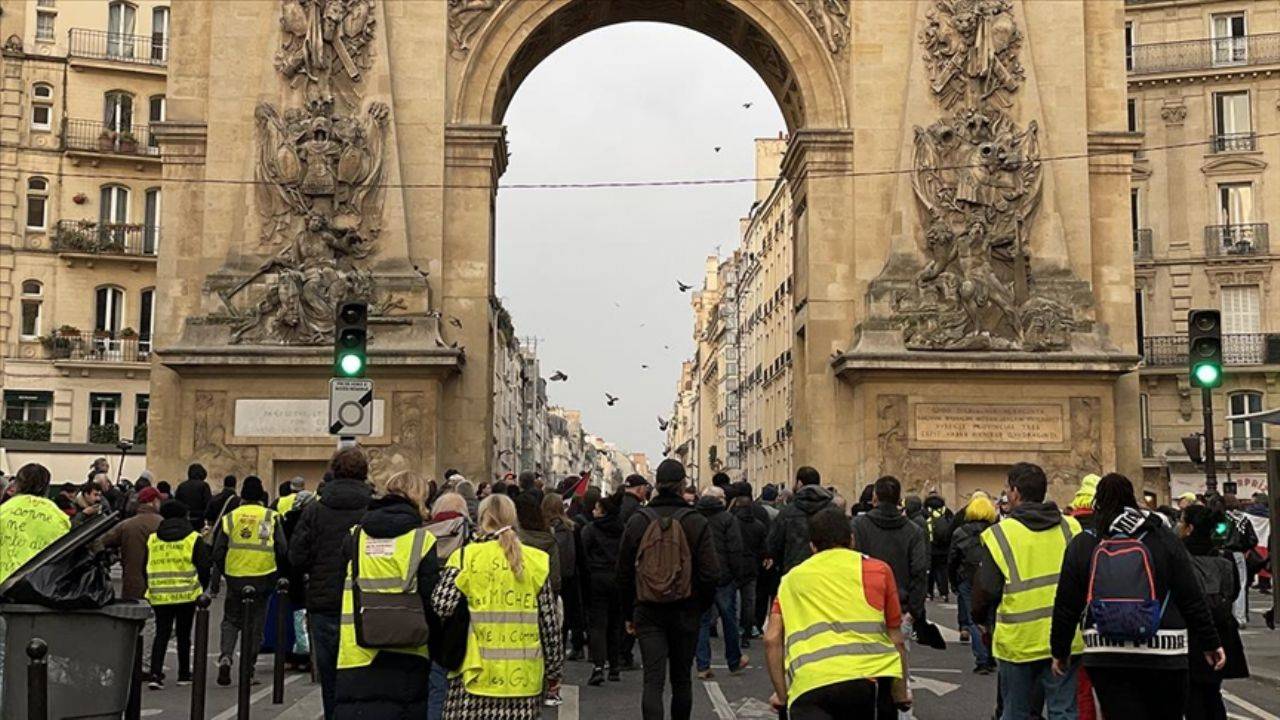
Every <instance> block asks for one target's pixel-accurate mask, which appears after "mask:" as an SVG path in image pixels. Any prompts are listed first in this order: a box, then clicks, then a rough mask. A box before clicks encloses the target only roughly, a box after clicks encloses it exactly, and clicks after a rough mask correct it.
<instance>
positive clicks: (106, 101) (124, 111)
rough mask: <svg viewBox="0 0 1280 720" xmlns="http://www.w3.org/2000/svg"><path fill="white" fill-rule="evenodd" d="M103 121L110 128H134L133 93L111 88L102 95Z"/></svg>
mask: <svg viewBox="0 0 1280 720" xmlns="http://www.w3.org/2000/svg"><path fill="white" fill-rule="evenodd" d="M102 122H103V124H104V125H105V126H106V128H107V129H108V130H114V131H116V132H131V131H132V130H133V95H132V94H131V93H128V92H125V91H124V90H111V91H109V92H107V93H106V94H104V95H103V96H102Z"/></svg>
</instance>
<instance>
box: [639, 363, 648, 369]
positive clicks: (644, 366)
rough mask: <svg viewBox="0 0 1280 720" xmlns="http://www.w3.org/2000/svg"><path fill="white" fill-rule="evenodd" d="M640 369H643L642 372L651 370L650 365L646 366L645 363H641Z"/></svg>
mask: <svg viewBox="0 0 1280 720" xmlns="http://www.w3.org/2000/svg"><path fill="white" fill-rule="evenodd" d="M640 369H641V370H648V369H649V366H648V365H645V364H644V363H640Z"/></svg>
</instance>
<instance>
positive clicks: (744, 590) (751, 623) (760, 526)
mask: <svg viewBox="0 0 1280 720" xmlns="http://www.w3.org/2000/svg"><path fill="white" fill-rule="evenodd" d="M757 510H763V508H761V507H760V506H759V505H755V504H754V503H752V502H751V493H750V491H749V490H748V491H746V492H745V493H744V492H743V490H742V489H738V492H737V497H735V498H734V499H733V506H732V510H731V511H730V512H732V513H733V516H734V517H735V518H737V519H738V528H739V530H741V531H742V550H743V553H744V556H743V576H742V587H741V589H740V591H739V596H740V599H741V600H742V603H741V610H742V611H741V612H740V613H738V615H739V624H740V625H741V630H742V635H741V637H742V647H743V648H748V647H750V643H751V638H753V637H759V634H758V633H757V632H756V631H757V628H758V626H757V624H756V620H755V617H756V590H757V581H758V579H759V577H760V573H761V572H763V571H764V559H765V541H766V540H767V539H768V536H769V522H768V520H767V519H766V520H763V521H762V520H761V519H760V515H759V513H758V512H757ZM765 517H766V518H767V517H768V515H767V514H766V515H765Z"/></svg>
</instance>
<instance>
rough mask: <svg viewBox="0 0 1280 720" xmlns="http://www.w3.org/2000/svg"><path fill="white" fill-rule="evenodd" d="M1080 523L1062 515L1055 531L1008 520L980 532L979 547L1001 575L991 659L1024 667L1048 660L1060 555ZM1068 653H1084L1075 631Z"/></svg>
mask: <svg viewBox="0 0 1280 720" xmlns="http://www.w3.org/2000/svg"><path fill="white" fill-rule="evenodd" d="M1079 532H1080V523H1079V522H1077V521H1076V519H1075V518H1072V517H1066V516H1064V517H1063V518H1062V521H1061V522H1060V523H1059V524H1058V526H1057V527H1054V528H1050V529H1048V530H1041V531H1039V532H1037V531H1034V530H1031V529H1029V528H1027V526H1026V525H1023V524H1022V523H1021V522H1018V520H1016V519H1013V518H1009V519H1006V520H1003V521H1001V522H998V523H996V524H995V525H992V526H991V527H989V528H987V529H986V530H984V531H982V544H983V545H985V546H986V548H987V550H988V551H990V553H991V557H992V558H994V559H995V562H996V567H998V568H1000V572H1001V574H1002V575H1004V594H1003V595H1002V596H1001V598H1000V607H998V608H996V627H995V630H994V632H993V639H992V643H993V647H992V653H991V654H992V655H995V657H996V659H997V660H1005V661H1008V662H1016V663H1026V662H1032V661H1035V660H1044V659H1047V658H1048V657H1049V656H1050V652H1049V631H1050V629H1051V628H1052V626H1053V599H1054V596H1055V595H1057V593H1058V573H1059V571H1060V570H1061V569H1062V556H1063V555H1064V554H1065V553H1066V551H1067V544H1068V543H1070V542H1071V538H1072V537H1074V536H1075V535H1077V534H1078V533H1079ZM1071 652H1072V654H1077V653H1081V652H1084V641H1083V639H1081V636H1080V631H1079V629H1078V628H1077V630H1076V636H1075V639H1073V640H1072V641H1071Z"/></svg>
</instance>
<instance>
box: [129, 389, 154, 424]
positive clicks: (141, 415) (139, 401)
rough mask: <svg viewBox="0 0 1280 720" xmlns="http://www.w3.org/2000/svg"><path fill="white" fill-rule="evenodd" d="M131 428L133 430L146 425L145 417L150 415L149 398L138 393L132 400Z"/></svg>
mask: <svg viewBox="0 0 1280 720" xmlns="http://www.w3.org/2000/svg"><path fill="white" fill-rule="evenodd" d="M133 407H134V410H133V427H134V429H135V430H137V428H140V427H142V426H144V425H146V424H147V416H149V415H150V414H151V396H150V395H147V394H145V393H139V394H138V395H135V396H134V400H133Z"/></svg>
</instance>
